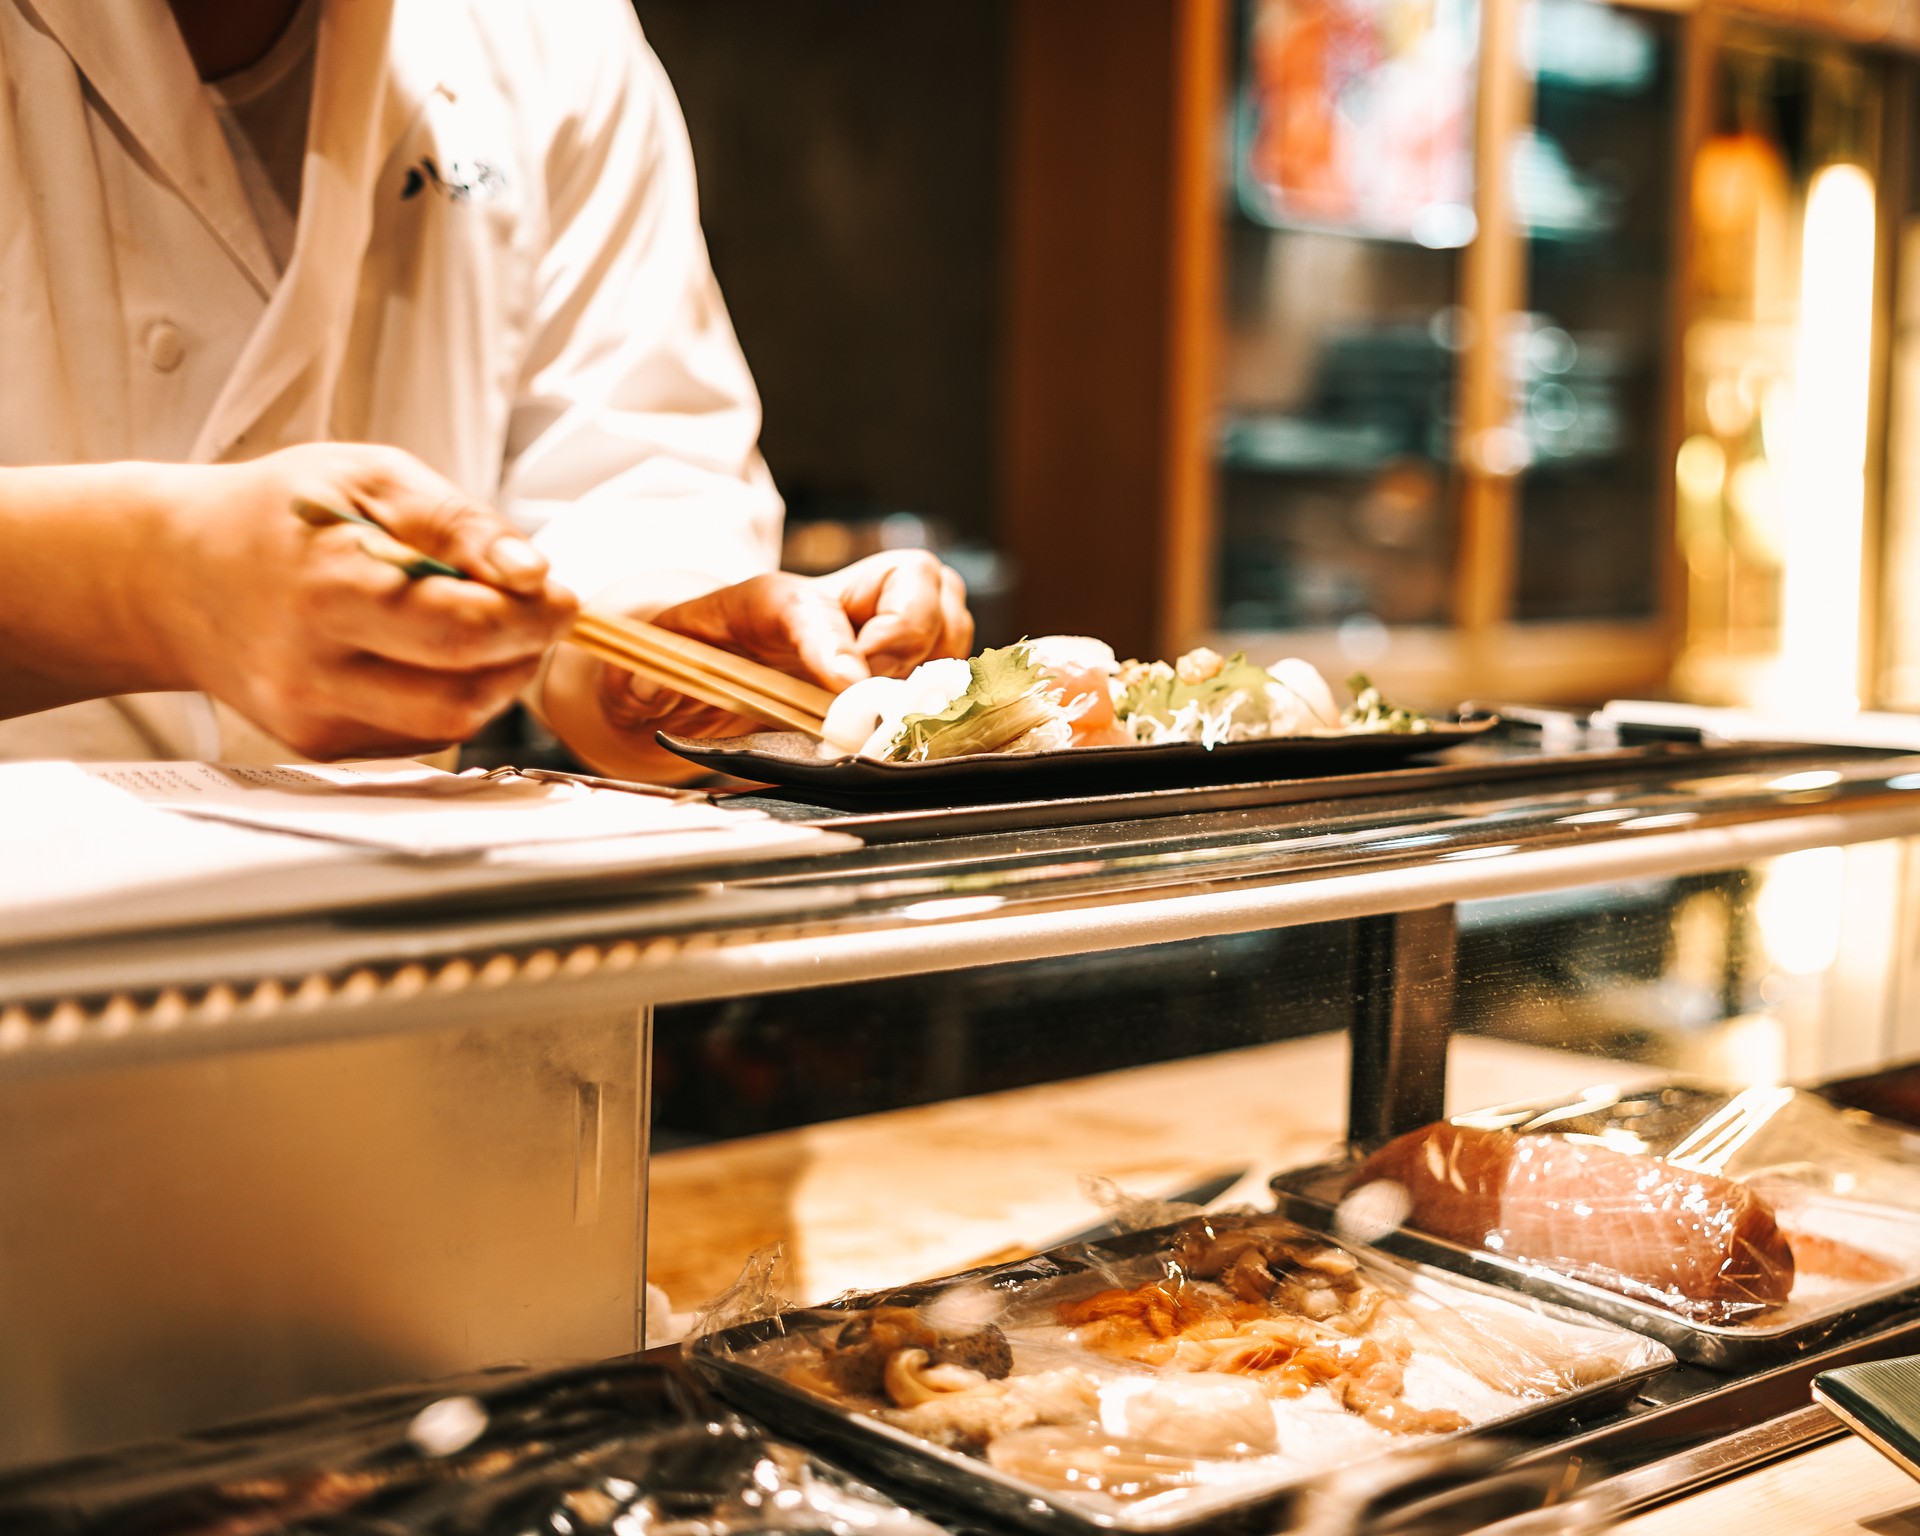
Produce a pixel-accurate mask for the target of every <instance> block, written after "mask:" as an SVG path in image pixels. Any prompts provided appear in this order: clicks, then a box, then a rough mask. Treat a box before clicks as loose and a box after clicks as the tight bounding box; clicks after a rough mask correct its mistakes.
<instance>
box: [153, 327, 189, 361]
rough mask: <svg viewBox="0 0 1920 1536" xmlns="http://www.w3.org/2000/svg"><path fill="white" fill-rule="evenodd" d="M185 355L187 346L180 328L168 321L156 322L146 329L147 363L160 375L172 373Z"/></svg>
mask: <svg viewBox="0 0 1920 1536" xmlns="http://www.w3.org/2000/svg"><path fill="white" fill-rule="evenodd" d="M186 355H187V344H186V342H185V340H183V339H182V337H181V335H180V328H179V327H178V326H176V325H174V324H173V323H172V322H171V321H168V320H156V321H154V322H153V324H152V325H150V326H148V327H147V361H148V362H150V363H152V364H153V366H154V367H155V368H157V369H158V370H159V371H160V372H161V373H172V372H173V370H174V369H176V368H178V367H179V366H180V360H181V359H182V358H183V357H185V356H186Z"/></svg>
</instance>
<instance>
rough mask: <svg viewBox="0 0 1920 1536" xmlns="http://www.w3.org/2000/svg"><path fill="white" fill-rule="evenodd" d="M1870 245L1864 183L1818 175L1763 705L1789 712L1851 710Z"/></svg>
mask: <svg viewBox="0 0 1920 1536" xmlns="http://www.w3.org/2000/svg"><path fill="white" fill-rule="evenodd" d="M1873 238H1874V209H1873V181H1872V178H1870V177H1869V176H1868V175H1867V173H1866V172H1865V171H1864V170H1862V169H1861V168H1860V167H1859V166H1857V165H1844V164H1843V165H1829V166H1827V167H1826V168H1825V169H1824V170H1822V171H1820V172H1819V173H1818V174H1817V175H1816V176H1815V177H1814V178H1813V182H1812V185H1811V186H1810V187H1809V189H1808V191H1807V211H1806V222H1805V225H1804V227H1803V230H1802V236H1801V266H1800V323H1799V326H1798V330H1797V333H1796V338H1795V351H1794V417H1795V420H1794V423H1793V430H1792V432H1791V434H1790V436H1789V441H1788V444H1787V448H1788V454H1787V463H1786V466H1785V469H1786V474H1787V484H1788V496H1787V503H1786V507H1785V527H1784V529H1783V539H1782V545H1783V549H1782V553H1783V554H1784V556H1785V558H1784V561H1783V569H1782V592H1781V618H1780V659H1779V664H1778V667H1777V669H1776V671H1775V674H1774V679H1773V690H1772V691H1773V693H1774V695H1775V697H1774V698H1773V699H1772V701H1771V702H1774V703H1776V704H1778V705H1780V706H1784V707H1788V708H1792V709H1795V710H1800V711H1804V710H1808V709H1816V708H1818V709H1833V710H1852V709H1856V708H1858V707H1859V666H1860V635H1859V628H1860V557H1861V524H1862V520H1863V514H1864V507H1865V485H1866V479H1865V475H1866V453H1867V402H1868V393H1869V380H1870V378H1871V361H1872V350H1873Z"/></svg>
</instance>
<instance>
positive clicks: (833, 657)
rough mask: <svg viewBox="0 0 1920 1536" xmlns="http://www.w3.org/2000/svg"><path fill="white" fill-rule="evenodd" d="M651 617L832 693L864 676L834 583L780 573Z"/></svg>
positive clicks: (755, 578)
mask: <svg viewBox="0 0 1920 1536" xmlns="http://www.w3.org/2000/svg"><path fill="white" fill-rule="evenodd" d="M653 622H654V623H655V624H657V625H659V626H660V628H662V629H670V630H673V631H674V632H675V633H677V634H682V635H688V636H691V637H692V638H693V639H695V640H704V641H706V642H707V644H709V645H717V646H719V647H720V648H721V649H722V650H725V651H733V652H735V653H736V654H738V655H741V656H751V657H752V658H753V659H754V660H756V661H761V662H765V663H766V664H767V665H768V666H771V667H778V668H780V669H781V670H782V671H784V672H794V673H797V674H799V675H808V674H811V675H812V677H813V678H814V679H815V680H817V681H818V682H819V683H820V684H821V685H822V686H824V687H826V688H830V689H832V690H833V691H834V692H835V693H838V692H839V691H840V690H841V689H843V688H846V687H849V686H850V685H852V684H854V683H857V682H859V681H860V680H861V679H862V678H863V677H865V676H866V675H867V663H866V658H865V657H864V656H862V655H861V654H860V648H859V646H858V645H856V644H855V643H854V637H853V626H852V624H851V623H849V622H848V619H847V614H846V610H845V608H844V606H843V605H842V603H841V601H840V598H839V589H838V588H837V587H835V586H834V585H832V584H831V583H830V582H821V581H815V580H812V579H811V578H809V577H805V576H795V575H793V574H791V573H789V572H786V571H769V572H767V573H766V574H765V575H762V576H753V577H749V578H748V579H747V580H746V581H742V582H736V583H735V584H734V585H733V586H730V587H722V588H720V589H719V590H718V591H715V592H708V593H706V594H705V595H704V596H701V597H695V598H689V599H688V600H687V601H686V602H684V603H676V604H674V606H673V607H671V608H667V609H664V610H662V611H661V612H660V613H658V614H656V615H655V616H654V619H653Z"/></svg>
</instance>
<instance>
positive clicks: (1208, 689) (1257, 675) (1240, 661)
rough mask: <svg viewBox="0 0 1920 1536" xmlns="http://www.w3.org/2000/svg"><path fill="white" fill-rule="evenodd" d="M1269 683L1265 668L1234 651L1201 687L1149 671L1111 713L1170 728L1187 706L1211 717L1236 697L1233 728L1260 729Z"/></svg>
mask: <svg viewBox="0 0 1920 1536" xmlns="http://www.w3.org/2000/svg"><path fill="white" fill-rule="evenodd" d="M1272 681H1273V679H1272V678H1271V677H1269V676H1268V675H1267V670H1266V668H1265V667H1256V666H1255V665H1254V664H1253V663H1252V662H1250V661H1248V660H1247V653H1246V652H1245V651H1235V652H1234V653H1233V654H1232V655H1231V656H1229V657H1228V658H1227V659H1226V660H1225V661H1223V662H1222V663H1221V664H1220V670H1219V671H1218V672H1216V673H1214V674H1213V676H1212V677H1210V678H1208V679H1207V680H1206V681H1205V682H1202V683H1183V682H1181V681H1180V678H1179V675H1178V674H1177V673H1175V671H1174V670H1173V668H1172V667H1169V666H1166V665H1164V664H1161V665H1156V666H1152V667H1149V668H1147V669H1146V670H1145V672H1144V674H1143V675H1142V676H1140V677H1138V678H1136V679H1135V680H1134V681H1133V682H1131V683H1130V684H1128V685H1127V686H1126V687H1125V688H1124V689H1122V691H1121V694H1120V700H1119V702H1118V703H1117V704H1115V705H1114V707H1113V712H1114V713H1115V714H1116V715H1118V716H1119V717H1120V718H1121V719H1122V720H1131V719H1133V718H1135V717H1136V716H1137V717H1139V718H1141V719H1145V720H1154V721H1158V722H1159V723H1160V724H1161V725H1171V724H1172V723H1173V718H1174V716H1175V715H1176V714H1177V713H1178V712H1179V711H1180V710H1182V709H1184V708H1186V706H1187V705H1189V704H1198V705H1199V706H1200V709H1201V712H1202V713H1203V714H1209V715H1210V714H1212V713H1213V710H1214V708H1215V706H1217V705H1219V704H1221V703H1223V702H1224V701H1225V700H1226V699H1227V697H1228V696H1229V695H1230V694H1233V693H1236V692H1237V693H1238V694H1239V695H1240V698H1239V699H1238V701H1237V702H1235V703H1234V705H1233V707H1232V709H1231V711H1230V713H1231V717H1232V719H1233V721H1234V723H1235V724H1238V725H1243V726H1246V727H1248V728H1250V729H1251V728H1257V727H1259V726H1261V725H1264V724H1265V723H1266V721H1267V718H1268V716H1269V714H1270V713H1271V710H1270V709H1269V707H1268V704H1267V684H1269V683H1271V682H1272Z"/></svg>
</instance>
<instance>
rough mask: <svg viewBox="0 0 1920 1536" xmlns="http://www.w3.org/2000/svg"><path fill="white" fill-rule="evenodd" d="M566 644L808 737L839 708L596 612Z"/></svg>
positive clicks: (411, 570) (681, 641)
mask: <svg viewBox="0 0 1920 1536" xmlns="http://www.w3.org/2000/svg"><path fill="white" fill-rule="evenodd" d="M290 510H291V511H292V512H293V515H294V516H295V517H297V518H299V519H300V520H301V521H302V522H305V523H309V524H311V525H313V526H314V527H316V528H318V527H324V526H326V525H327V524H328V523H353V524H356V525H358V526H359V528H360V529H361V530H362V532H361V535H360V547H361V548H362V549H364V550H365V551H366V552H367V553H368V554H369V555H371V556H373V558H374V559H376V560H381V561H384V562H385V563H386V564H388V565H392V566H397V567H399V569H401V570H403V571H405V572H406V573H407V574H408V575H409V576H411V577H414V578H416V579H418V578H419V577H422V576H451V577H453V578H455V579H456V580H459V581H471V580H473V578H472V577H471V576H469V575H468V574H467V573H466V572H465V571H463V570H461V569H460V568H459V567H458V566H453V565H448V564H447V563H446V562H445V561H444V560H436V559H434V558H433V557H432V556H430V555H426V554H423V553H421V552H420V551H419V550H417V549H415V548H414V547H413V546H412V545H411V544H403V543H401V541H400V540H398V539H396V538H395V537H394V536H393V535H392V534H391V533H389V532H388V531H387V530H386V529H385V528H384V527H382V526H381V525H380V524H379V523H377V522H375V521H374V520H373V519H372V518H370V517H368V516H367V515H366V514H365V513H363V512H360V511H357V510H354V509H352V508H348V507H340V506H330V505H327V504H325V503H323V502H316V501H309V500H307V499H305V498H304V497H301V498H296V499H295V500H294V501H293V503H292V505H291V507H290ZM567 638H568V639H569V640H571V641H572V642H573V643H574V644H575V645H577V646H579V647H580V648H581V649H582V650H584V651H589V652H591V653H592V654H593V655H595V656H598V657H599V658H600V659H601V660H602V661H605V662H608V663H610V664H612V665H613V666H616V667H621V668H624V669H625V670H626V671H628V672H631V673H633V674H634V675H635V676H636V677H644V678H645V679H646V680H647V681H648V682H650V683H657V684H659V685H660V686H661V687H664V688H671V689H673V690H674V691H675V692H676V693H684V694H686V695H687V696H688V697H689V698H694V699H699V700H700V701H701V702H702V703H703V704H712V705H713V706H715V707H716V708H718V709H726V710H732V711H733V712H734V713H736V714H742V715H752V716H754V717H755V718H757V719H760V720H771V721H773V722H774V723H775V724H778V725H785V726H791V727H792V728H793V729H794V730H796V731H804V732H806V734H807V735H809V736H819V735H820V734H821V733H822V732H823V731H824V730H825V729H826V715H827V706H828V705H830V704H831V703H833V695H832V694H830V693H828V692H827V690H826V689H824V688H822V687H820V686H818V685H817V684H815V683H809V682H803V681H802V680H801V679H799V678H797V677H789V676H787V674H786V673H784V672H780V671H777V670H775V669H774V668H772V667H768V666H762V665H761V664H760V663H759V662H757V661H749V660H748V659H747V658H746V657H744V656H736V655H734V654H733V652H731V651H723V650H721V649H720V648H719V647H718V646H714V645H708V644H707V643H706V642H705V641H702V640H693V639H689V638H688V637H687V636H686V635H676V634H675V633H674V632H673V631H672V630H669V629H662V628H660V626H659V625H657V624H649V623H647V622H645V621H644V620H642V619H629V618H623V617H621V616H619V615H617V614H611V613H594V612H591V611H589V612H586V613H582V614H581V615H580V617H579V618H577V619H575V620H574V623H573V628H572V630H571V631H570V632H569V633H568V635H567Z"/></svg>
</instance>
